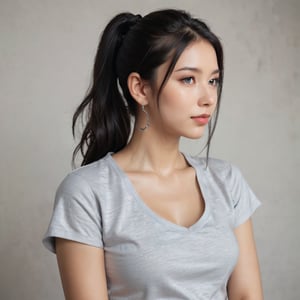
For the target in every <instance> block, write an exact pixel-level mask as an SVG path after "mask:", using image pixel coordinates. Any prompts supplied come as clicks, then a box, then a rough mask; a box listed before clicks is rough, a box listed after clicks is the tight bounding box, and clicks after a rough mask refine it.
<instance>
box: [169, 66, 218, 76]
mask: <svg viewBox="0 0 300 300" xmlns="http://www.w3.org/2000/svg"><path fill="white" fill-rule="evenodd" d="M180 71H193V72H197V73H202V70H201V69H198V68H194V67H183V68H180V69H177V70H175V72H180ZM217 73H220V70H219V69H216V70H214V71H212V72H211V75H214V74H217Z"/></svg>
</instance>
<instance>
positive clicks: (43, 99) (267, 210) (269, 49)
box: [0, 0, 300, 300]
mask: <svg viewBox="0 0 300 300" xmlns="http://www.w3.org/2000/svg"><path fill="white" fill-rule="evenodd" d="M166 7H173V8H182V9H186V10H188V11H190V12H191V13H192V14H193V15H195V16H197V17H200V18H202V19H204V20H206V21H207V22H208V24H209V25H210V26H211V28H212V29H213V31H215V32H216V33H217V35H219V36H220V37H221V39H222V42H223V45H224V48H225V67H226V69H225V85H224V94H223V99H222V101H223V102H222V105H221V115H220V119H219V123H218V126H217V131H216V135H215V137H214V140H213V143H212V156H215V157H218V158H222V159H225V160H228V161H231V162H232V163H234V164H236V165H238V166H239V168H240V169H241V170H242V172H243V174H244V176H245V177H246V179H247V181H248V182H249V184H250V186H251V187H252V189H253V190H254V191H255V193H256V194H257V196H258V197H259V198H260V200H261V201H262V202H263V206H262V207H261V208H260V209H259V210H258V211H257V212H256V214H255V216H254V224H255V234H256V240H257V248H258V253H259V257H260V263H261V270H262V277H263V284H264V291H265V298H266V299H272V300H286V299H289V300H292V299H293V300H296V299H300V284H299V279H300V258H299V253H300V239H299V237H300V234H299V223H298V219H299V215H300V205H299V194H300V189H299V186H300V184H299V167H300V166H299V161H300V160H299V153H300V151H299V128H300V126H299V125H300V124H299V113H300V97H299V95H300V93H299V85H300V82H299V70H300V62H299V60H300V59H299V53H300V45H299V44H300V18H299V15H300V1H298V0H285V1H282V0H273V1H272V0H252V1H249V0H227V1H226V0H223V1H222V0H216V1H200V0H193V1H192V0H190V1H189V0H185V1H180V0H178V1H161V0H160V1H154V0H147V1H130V0H128V1H100V0H98V1H96V0H89V1H79V0H77V1H75V0H72V1H71V0H60V1H55V0H52V1H50V0H44V1H43V0H27V1H21V0H20V1H17V0H1V2H0V33H1V43H0V66H1V68H0V97H1V111H0V132H1V136H0V141H1V148H0V151H1V158H0V168H1V181H0V260H1V261H0V266H1V267H0V298H1V299H3V300H15V299H23V300H37V299H43V300H53V299H57V300H59V299H63V293H62V289H61V285H60V279H59V275H58V270H57V266H56V259H55V256H54V255H53V254H51V253H49V252H48V251H46V250H45V249H44V248H43V246H42V244H41V240H42V237H43V234H44V232H45V230H46V228H47V225H48V222H49V218H50V215H51V211H52V206H53V197H54V193H55V190H56V187H57V185H58V184H59V182H60V181H61V180H62V178H63V177H64V176H65V175H66V173H67V172H69V171H70V170H71V164H70V161H71V152H72V150H73V147H74V145H75V143H74V141H73V139H72V136H71V130H70V127H71V117H72V113H73V112H74V109H75V107H76V106H77V105H78V104H79V102H80V101H81V100H82V97H83V96H84V94H85V92H86V89H87V87H88V84H89V79H90V74H91V68H92V64H93V58H94V54H95V51H96V47H97V43H98V38H99V35H100V32H101V31H102V29H103V26H104V25H105V24H106V23H107V22H108V21H109V19H110V18H111V17H113V16H114V15H115V14H116V13H118V12H121V11H131V12H134V13H141V14H143V15H144V14H145V13H147V12H149V11H152V10H155V9H158V8H166ZM200 144H201V143H199V142H189V141H183V143H182V147H183V149H184V150H185V151H187V152H190V153H197V152H198V150H199V149H200Z"/></svg>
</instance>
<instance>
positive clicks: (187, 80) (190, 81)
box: [181, 76, 195, 85]
mask: <svg viewBox="0 0 300 300" xmlns="http://www.w3.org/2000/svg"><path fill="white" fill-rule="evenodd" d="M181 81H182V82H183V83H185V84H188V85H190V84H193V83H194V82H195V79H194V77H192V76H189V77H185V78H183V79H181Z"/></svg>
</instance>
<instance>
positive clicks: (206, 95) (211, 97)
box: [198, 84, 217, 106]
mask: <svg viewBox="0 0 300 300" xmlns="http://www.w3.org/2000/svg"><path fill="white" fill-rule="evenodd" d="M198 97H199V98H198V105H199V106H211V105H214V104H215V102H216V99H217V94H216V90H215V89H214V88H212V87H211V86H209V85H207V84H202V85H201V86H200V87H199V96H198Z"/></svg>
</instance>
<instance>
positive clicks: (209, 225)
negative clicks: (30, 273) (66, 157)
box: [44, 10, 262, 300]
mask: <svg viewBox="0 0 300 300" xmlns="http://www.w3.org/2000/svg"><path fill="white" fill-rule="evenodd" d="M222 82H223V52H222V46H221V44H220V41H219V40H218V38H217V37H216V36H215V35H214V34H213V33H212V32H211V31H210V29H209V28H208V27H207V26H206V24H204V23H203V22H202V21H200V20H198V19H194V18H192V17H191V16H190V15H189V14H188V13H186V12H183V11H178V10H162V11H156V12H152V13H150V14H148V15H146V16H145V17H143V18H142V17H141V16H139V15H138V16H135V15H132V14H130V13H122V14H119V15H117V16H116V17H114V18H113V19H112V20H111V21H110V22H109V24H108V25H107V27H106V28H105V30H104V32H103V35H102V37H101V40H100V44H99V48H98V51H97V54H96V59H95V65H94V73H93V84H92V86H91V89H90V91H89V93H88V95H87V96H86V98H85V99H84V101H83V102H82V103H81V105H80V106H79V107H78V109H77V111H76V112H75V114H74V118H73V133H74V126H75V124H76V121H77V120H78V118H79V117H80V116H82V115H84V116H87V122H86V125H85V128H84V131H83V134H82V138H81V141H80V143H79V145H78V146H77V148H76V149H75V151H74V155H76V153H77V152H78V151H79V150H81V153H82V154H83V162H82V167H81V168H78V169H76V170H74V171H73V172H71V173H70V174H69V175H68V176H67V177H66V178H65V179H64V180H63V182H62V183H61V185H60V187H59V188H58V190H57V194H56V201H55V207H54V212H53V216H52V220H51V223H50V226H49V229H48V232H47V233H46V236H45V239H44V243H45V245H46V246H47V247H48V248H49V249H50V250H51V251H53V252H56V255H57V260H58V265H59V270H60V274H61V278H62V283H63V288H64V292H65V296H66V299H69V300H81V299H84V300H94V299H111V300H113V299H115V300H117V299H118V300H119V299H188V300H191V299H214V300H218V299H222V300H224V299H228V298H229V299H230V300H233V299H255V300H259V299H262V288H261V283H260V274H259V266H258V260H257V255H256V250H255V242H254V238H253V233H252V225H251V219H250V218H251V215H252V213H253V212H254V210H255V209H256V208H257V207H258V206H259V204H260V203H259V201H258V200H257V199H256V197H255V195H254V194H253V192H252V191H251V189H250V188H249V186H248V185H247V183H246V182H245V180H244V179H243V177H242V175H241V173H240V172H239V170H238V169H237V168H236V167H234V166H232V165H231V164H229V163H227V162H225V161H222V160H217V159H211V158H208V152H209V145H210V141H211V137H212V135H213V132H214V129H215V124H216V119H217V116H218V112H219V106H220V98H221V90H222ZM131 124H133V126H131ZM206 126H208V132H209V136H208V142H207V157H206V159H203V158H197V157H192V156H189V155H187V154H183V153H181V152H180V150H179V141H180V138H181V137H182V136H184V137H187V138H192V139H197V138H200V137H201V136H202V135H203V133H204V131H205V127H206Z"/></svg>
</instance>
